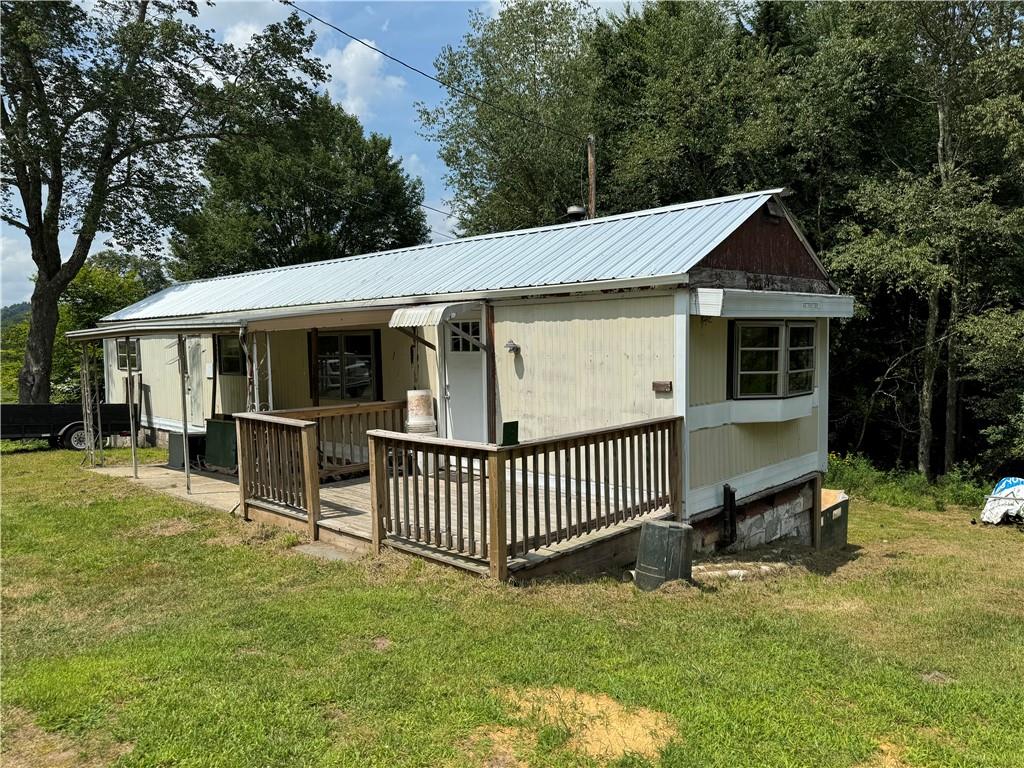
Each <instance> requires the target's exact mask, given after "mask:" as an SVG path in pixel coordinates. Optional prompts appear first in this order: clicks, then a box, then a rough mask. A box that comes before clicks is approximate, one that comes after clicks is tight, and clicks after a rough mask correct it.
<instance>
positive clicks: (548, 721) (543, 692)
mask: <svg viewBox="0 0 1024 768" xmlns="http://www.w3.org/2000/svg"><path fill="white" fill-rule="evenodd" d="M505 698H506V699H507V700H508V701H509V703H510V704H511V705H512V706H513V708H514V709H515V710H516V712H517V714H518V715H519V716H520V717H524V718H528V719H530V720H533V721H536V722H539V723H541V725H543V726H550V727H555V728H559V729H562V730H564V731H566V732H568V733H569V734H571V735H570V737H569V739H568V740H567V741H566V747H567V748H569V749H571V750H572V751H574V752H579V753H580V754H583V755H586V756H587V757H590V758H594V759H596V760H602V761H613V760H619V759H621V758H623V757H626V756H627V755H638V756H640V757H645V758H648V759H655V758H657V757H658V755H659V754H660V753H661V750H662V749H664V748H665V745H666V744H668V742H669V741H670V740H671V739H672V737H673V736H675V735H676V730H675V728H674V727H673V725H672V721H671V719H670V718H669V716H668V715H666V714H665V713H663V712H656V711H654V710H651V709H646V708H643V707H640V708H637V709H627V708H626V707H624V706H622V705H621V704H619V702H617V701H615V699H613V698H611V697H610V696H606V695H604V694H591V693H584V692H582V691H577V690H575V689H572V688H561V687H554V688H529V689H526V690H523V691H514V690H508V691H505Z"/></svg>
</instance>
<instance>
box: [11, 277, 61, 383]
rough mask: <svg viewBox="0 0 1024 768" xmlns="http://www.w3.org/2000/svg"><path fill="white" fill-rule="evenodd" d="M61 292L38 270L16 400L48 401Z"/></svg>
mask: <svg viewBox="0 0 1024 768" xmlns="http://www.w3.org/2000/svg"><path fill="white" fill-rule="evenodd" d="M59 296H60V291H59V290H55V286H53V284H52V283H50V282H49V281H48V280H47V279H46V277H45V276H44V275H43V274H42V273H40V274H39V276H38V277H37V278H36V287H35V290H33V291H32V313H31V315H30V316H29V324H28V340H27V342H26V343H25V361H24V364H23V365H22V368H21V372H20V373H19V374H18V402H19V403H48V402H50V370H51V369H52V367H53V342H54V338H55V337H56V335H57V320H58V319H59V316H60V314H59V311H58V307H57V298H58V297H59Z"/></svg>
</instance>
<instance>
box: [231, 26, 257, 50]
mask: <svg viewBox="0 0 1024 768" xmlns="http://www.w3.org/2000/svg"><path fill="white" fill-rule="evenodd" d="M262 31H263V27H261V26H260V25H259V24H254V23H253V22H251V21H240V22H238V23H237V24H232V25H231V26H230V27H228V28H227V29H226V30H225V31H224V42H225V43H230V44H231V45H234V46H238V47H239V48H243V47H245V46H247V45H248V44H249V42H250V41H251V40H252V38H253V35H256V34H259V33H260V32H262Z"/></svg>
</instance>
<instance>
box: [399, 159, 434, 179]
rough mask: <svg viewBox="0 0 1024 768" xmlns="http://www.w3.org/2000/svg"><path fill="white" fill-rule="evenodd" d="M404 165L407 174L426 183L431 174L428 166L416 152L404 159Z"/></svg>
mask: <svg viewBox="0 0 1024 768" xmlns="http://www.w3.org/2000/svg"><path fill="white" fill-rule="evenodd" d="M402 165H403V166H405V172H406V173H408V174H409V175H410V176H418V177H419V178H420V179H423V180H424V182H425V181H426V178H427V175H428V174H429V171H428V169H427V164H426V163H424V162H423V160H422V159H420V156H419V155H417V154H416V153H415V152H413V153H412V154H409V155H406V156H404V157H402Z"/></svg>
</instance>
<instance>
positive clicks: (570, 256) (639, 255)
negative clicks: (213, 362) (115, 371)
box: [101, 188, 784, 324]
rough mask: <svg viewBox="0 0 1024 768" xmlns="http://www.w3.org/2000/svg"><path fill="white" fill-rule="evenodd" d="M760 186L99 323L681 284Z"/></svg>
mask: <svg viewBox="0 0 1024 768" xmlns="http://www.w3.org/2000/svg"><path fill="white" fill-rule="evenodd" d="M783 191H784V190H783V189H782V188H778V189H768V190H762V191H759V192H749V193H745V194H741V195H733V196H730V197H719V198H713V199H710V200H699V201H696V202H692V203H684V204H680V205H671V206H667V207H664V208H654V209H650V210H645V211H637V212H634V213H627V214H621V215H618V216H606V217H604V218H599V219H590V220H585V221H580V222H572V223H568V224H559V225H555V226H549V227H538V228H534V229H524V230H518V231H514V232H500V233H495V234H491V235H479V236H476V237H465V238H460V239H457V240H452V241H450V242H443V243H428V244H425V245H418V246H413V247H411V248H401V249H398V250H391V251H383V252H380V253H371V254H367V255H364V256H351V257H348V258H344V259H335V260H331V261H321V262H314V263H310V264H300V265H295V266H290V267H279V268H276V269H268V270H261V271H257V272H248V273H244V274H239V275H229V276H225V277H218V278H213V279H210V280H199V281H195V282H189V283H179V284H176V285H172V286H170V287H169V288H166V289H164V290H163V291H160V292H159V293H156V294H154V295H152V296H150V297H148V298H146V299H143V300H142V301H139V302H137V303H135V304H132V305H131V306H129V307H126V308H125V309H122V310H120V311H119V312H115V313H113V314H111V315H108V316H107V317H105V318H103V321H101V323H103V324H107V323H125V324H127V323H133V322H147V321H154V320H162V319H168V318H194V319H195V321H196V322H200V321H202V322H206V321H207V320H208V319H209V318H210V317H216V316H224V315H234V316H236V317H239V318H241V319H242V320H243V322H244V321H245V320H248V319H252V318H253V317H254V316H255V315H262V316H263V317H267V316H270V315H274V314H278V313H285V312H293V313H294V312H295V311H296V310H302V311H308V312H310V313H313V312H322V311H328V310H331V309H344V308H355V307H361V308H366V307H372V306H395V305H402V304H417V303H425V302H443V301H460V300H473V299H480V298H488V297H499V296H513V295H523V294H543V293H556V292H559V291H564V290H565V289H566V288H567V287H568V288H570V289H572V290H584V289H592V290H603V289H612V288H627V287H645V286H651V285H668V284H680V283H685V282H686V273H687V272H688V271H689V270H690V269H692V268H693V267H694V266H695V265H696V264H697V263H698V262H699V261H700V260H701V259H702V258H704V256H706V255H707V254H708V253H710V252H711V251H712V250H713V249H714V248H715V246H717V245H718V244H719V243H721V242H722V241H723V240H724V239H725V238H727V237H728V236H729V235H730V234H732V232H734V231H735V230H736V228H737V227H739V226H740V225H741V224H742V223H743V222H744V221H746V220H747V219H748V218H749V217H750V216H751V215H753V214H754V213H755V212H756V211H757V210H758V209H759V208H760V207H761V206H762V205H764V203H766V202H767V201H768V200H770V199H772V198H773V197H774V196H776V195H779V194H781V193H782V192H783Z"/></svg>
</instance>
